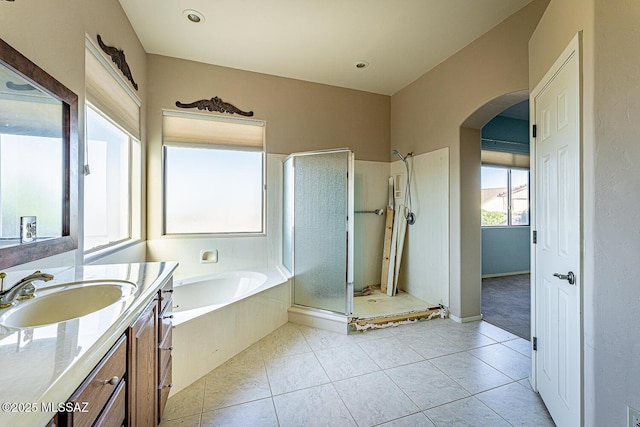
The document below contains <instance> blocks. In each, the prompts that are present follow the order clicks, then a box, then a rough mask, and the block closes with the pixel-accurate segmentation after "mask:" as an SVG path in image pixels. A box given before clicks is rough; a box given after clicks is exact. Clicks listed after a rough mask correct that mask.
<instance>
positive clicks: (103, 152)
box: [84, 105, 140, 252]
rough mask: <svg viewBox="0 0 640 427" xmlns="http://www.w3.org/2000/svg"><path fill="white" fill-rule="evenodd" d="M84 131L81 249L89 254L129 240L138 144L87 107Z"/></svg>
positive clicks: (94, 110) (91, 108)
mask: <svg viewBox="0 0 640 427" xmlns="http://www.w3.org/2000/svg"><path fill="white" fill-rule="evenodd" d="M86 131H87V154H88V156H89V157H88V160H89V162H88V164H89V167H90V173H89V175H86V176H85V178H84V246H85V251H86V252H89V251H93V250H96V249H101V248H104V247H106V246H110V245H113V244H116V243H119V242H122V241H124V240H128V239H130V238H131V237H132V230H131V222H132V221H131V219H132V218H131V217H132V215H131V200H132V198H131V196H132V188H131V187H132V185H131V182H132V180H131V169H132V154H133V152H134V151H138V152H139V150H140V143H139V142H138V141H136V140H134V139H133V138H132V137H131V136H130V135H129V134H127V133H126V132H124V131H123V130H121V129H120V128H119V127H118V126H116V125H115V124H113V123H112V122H111V121H110V120H108V119H106V118H105V117H104V116H102V115H101V114H100V113H99V112H98V111H97V110H96V109H95V108H93V107H92V106H89V105H88V106H87V118H86ZM136 157H137V156H136Z"/></svg>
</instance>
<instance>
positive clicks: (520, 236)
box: [482, 226, 531, 277]
mask: <svg viewBox="0 0 640 427" xmlns="http://www.w3.org/2000/svg"><path fill="white" fill-rule="evenodd" d="M529 230H530V227H523V226H520V227H483V228H482V276H483V277H484V276H493V275H502V274H504V275H507V274H509V273H519V272H522V271H529V270H530V265H531V251H530V247H531V246H530V245H529V236H530V234H529V232H530V231H529Z"/></svg>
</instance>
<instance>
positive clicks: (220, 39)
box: [120, 0, 531, 95]
mask: <svg viewBox="0 0 640 427" xmlns="http://www.w3.org/2000/svg"><path fill="white" fill-rule="evenodd" d="M530 1H531V0H253V1H250V0H227V1H222V0H120V4H121V5H122V7H123V9H124V11H125V13H126V14H127V16H128V18H129V20H130V21H131V24H132V25H133V28H134V29H135V31H136V33H137V35H138V37H139V39H140V41H141V42H142V45H143V46H144V48H145V50H146V51H147V52H148V53H152V54H158V55H165V56H172V57H176V58H183V59H189V60H193V61H198V62H204V63H210V64H215V65H220V66H225V67H231V68H237V69H241V70H248V71H254V72H259V73H265V74H271V75H276V76H282V77H289V78H294V79H299V80H305V81H311V82H317V83H324V84H329V85H333V86H339V87H345V88H351V89H357V90H363V91H367V92H373V93H379V94H384V95H392V94H394V93H396V92H397V91H399V90H400V89H402V88H404V87H405V86H407V85H408V84H409V83H411V82H413V81H414V80H416V79H417V78H419V77H420V76H421V75H423V74H424V73H426V72H427V71H429V70H430V69H432V68H434V67H435V66H436V65H438V64H439V63H441V62H442V61H444V60H445V59H447V58H448V57H449V56H451V55H453V54H454V53H455V52H457V51H458V50H460V49H462V48H463V47H464V46H466V45H468V44H469V43H470V42H472V41H473V40H475V39H476V38H478V37H479V36H480V35H482V34H484V33H485V32H487V31H488V30H490V29H491V28H492V27H494V26H495V25H497V24H498V23H500V22H501V21H502V20H504V19H505V18H507V17H508V16H510V15H512V14H513V13H514V12H516V11H517V10H519V9H520V8H522V7H524V6H525V5H526V4H528V3H529V2H530ZM188 9H191V10H195V11H197V12H199V13H201V14H202V15H203V17H204V19H203V20H202V21H201V22H200V23H197V24H195V23H192V22H190V21H189V20H188V19H187V18H186V16H185V14H184V11H185V10H188ZM357 61H366V62H368V63H369V65H368V66H367V67H365V68H356V66H355V63H356V62H357Z"/></svg>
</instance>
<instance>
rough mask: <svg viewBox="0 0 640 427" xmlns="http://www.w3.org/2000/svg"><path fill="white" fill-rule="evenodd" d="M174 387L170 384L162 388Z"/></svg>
mask: <svg viewBox="0 0 640 427" xmlns="http://www.w3.org/2000/svg"><path fill="white" fill-rule="evenodd" d="M171 387H173V383H169V384H167V385H163V386H162V388H171Z"/></svg>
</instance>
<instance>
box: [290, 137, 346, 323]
mask: <svg viewBox="0 0 640 427" xmlns="http://www.w3.org/2000/svg"><path fill="white" fill-rule="evenodd" d="M343 152H344V153H347V176H346V180H345V181H346V182H345V185H346V187H347V188H346V190H347V212H346V225H347V226H346V230H345V242H346V254H347V259H346V260H345V263H346V277H345V307H344V312H339V311H333V310H329V309H325V308H320V307H313V306H309V305H302V304H296V302H295V301H296V300H295V287H296V286H295V281H296V278H295V274H296V273H295V270H296V267H295V266H296V260H295V258H296V257H295V252H296V251H295V246H296V241H295V240H296V239H295V209H294V208H293V206H295V158H296V157H303V156H315V155H323V154H332V153H343ZM289 160H291V161H292V166H291V168H292V173H293V179H292V180H291V189H290V192H291V205H292V207H291V212H290V214H291V217H292V221H291V223H292V225H293V231H292V232H291V268H292V270H293V271H291V273H292V279H291V280H292V286H291V303H292V305H294V306H297V307H304V308H305V309H309V310H313V311H318V312H322V313H329V314H331V315H335V314H340V315H344V316H349V315H351V314H352V313H353V289H354V284H353V281H354V236H355V233H354V201H355V199H354V192H355V179H354V178H355V155H354V153H353V151H351V149H349V148H338V149H327V150H315V151H305V152H300V153H291V154H290V155H289V156H287V158H286V159H285V160H284V162H283V166H284V165H285V164H286V163H287V162H288V161H289ZM283 185H284V182H283ZM283 196H284V194H283ZM283 211H284V212H283V213H284V215H287V214H288V212H287V207H286V206H283Z"/></svg>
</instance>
